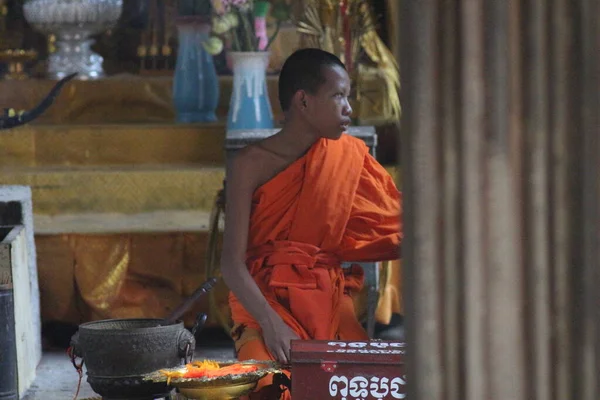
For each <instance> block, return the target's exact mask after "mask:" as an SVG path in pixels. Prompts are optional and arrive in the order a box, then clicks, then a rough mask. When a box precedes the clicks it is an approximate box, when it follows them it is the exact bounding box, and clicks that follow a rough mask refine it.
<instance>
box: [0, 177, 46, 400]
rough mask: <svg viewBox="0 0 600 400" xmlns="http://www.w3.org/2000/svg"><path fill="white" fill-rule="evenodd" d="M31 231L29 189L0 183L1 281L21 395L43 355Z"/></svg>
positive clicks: (33, 377) (31, 379)
mask: <svg viewBox="0 0 600 400" xmlns="http://www.w3.org/2000/svg"><path fill="white" fill-rule="evenodd" d="M33 231H34V227H33V210H32V198H31V189H30V188H29V187H28V186H3V185H0V280H2V281H4V280H6V278H7V277H8V281H9V282H8V283H10V284H11V285H12V287H13V293H14V296H13V297H14V316H15V318H14V324H13V327H14V331H15V336H16V339H17V341H16V356H17V377H18V391H19V396H20V397H23V395H24V394H25V392H26V391H27V390H28V389H29V388H30V387H31V385H32V384H33V381H34V380H35V377H36V368H37V366H38V364H39V362H40V360H41V358H42V340H41V319H40V290H39V285H38V274H37V263H36V252H35V242H34V235H33V234H34V232H33ZM5 322H6V321H0V323H5ZM8 324H9V325H10V324H11V322H10V321H8Z"/></svg>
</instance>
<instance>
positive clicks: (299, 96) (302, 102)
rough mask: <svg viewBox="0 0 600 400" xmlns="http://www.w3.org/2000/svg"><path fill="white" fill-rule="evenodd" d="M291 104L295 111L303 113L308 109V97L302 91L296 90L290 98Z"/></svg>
mask: <svg viewBox="0 0 600 400" xmlns="http://www.w3.org/2000/svg"><path fill="white" fill-rule="evenodd" d="M292 104H293V106H294V108H295V109H297V110H300V111H305V110H306V109H307V108H308V95H307V93H306V92H305V91H304V90H298V91H297V92H296V93H295V94H294V97H292Z"/></svg>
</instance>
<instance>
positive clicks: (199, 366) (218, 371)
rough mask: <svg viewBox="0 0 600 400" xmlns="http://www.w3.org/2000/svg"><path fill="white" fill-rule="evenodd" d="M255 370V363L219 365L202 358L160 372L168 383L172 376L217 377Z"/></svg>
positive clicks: (256, 368)
mask: <svg viewBox="0 0 600 400" xmlns="http://www.w3.org/2000/svg"><path fill="white" fill-rule="evenodd" d="M256 370H258V366H256V365H244V364H231V365H227V366H224V367H221V366H220V365H219V363H218V362H216V361H211V360H204V361H194V362H192V363H191V364H186V366H185V367H184V368H181V369H178V370H175V371H167V370H161V371H160V373H161V374H163V375H165V376H166V377H167V384H170V383H171V379H173V378H218V377H221V376H227V375H241V374H247V373H249V372H254V371H256Z"/></svg>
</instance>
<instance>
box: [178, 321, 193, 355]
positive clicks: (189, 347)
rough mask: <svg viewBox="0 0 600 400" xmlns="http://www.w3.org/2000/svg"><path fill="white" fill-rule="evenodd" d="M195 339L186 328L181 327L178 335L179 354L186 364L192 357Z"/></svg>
mask: <svg viewBox="0 0 600 400" xmlns="http://www.w3.org/2000/svg"><path fill="white" fill-rule="evenodd" d="M195 345H196V340H195V339H194V336H193V335H192V334H191V333H190V331H188V330H187V329H183V331H182V332H181V334H180V335H179V342H178V348H179V356H180V357H181V358H183V359H184V360H185V363H186V364H189V363H191V362H192V360H193V359H194V348H195Z"/></svg>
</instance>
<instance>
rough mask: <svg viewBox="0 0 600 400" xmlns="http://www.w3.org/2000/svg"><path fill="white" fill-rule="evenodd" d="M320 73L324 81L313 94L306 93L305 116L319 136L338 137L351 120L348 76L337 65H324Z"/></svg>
mask: <svg viewBox="0 0 600 400" xmlns="http://www.w3.org/2000/svg"><path fill="white" fill-rule="evenodd" d="M322 73H323V78H324V83H323V84H322V85H321V86H320V87H319V89H318V90H317V92H316V93H315V94H314V95H308V97H309V98H308V106H307V112H306V113H305V117H306V118H307V122H308V123H309V124H310V125H312V126H313V127H314V129H315V130H316V131H317V132H319V134H320V136H321V137H324V138H327V139H339V137H340V136H341V135H342V133H344V132H346V130H347V129H348V126H349V125H350V122H351V119H350V116H351V115H352V107H350V103H349V101H348V96H349V95H350V78H349V77H348V73H347V72H346V70H345V69H344V68H341V67H339V66H329V67H324V68H323V72H322Z"/></svg>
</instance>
